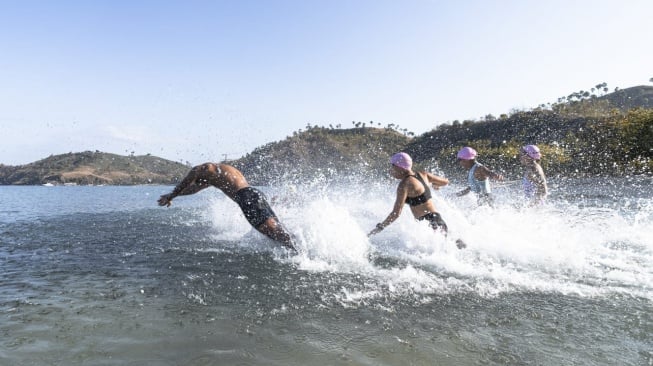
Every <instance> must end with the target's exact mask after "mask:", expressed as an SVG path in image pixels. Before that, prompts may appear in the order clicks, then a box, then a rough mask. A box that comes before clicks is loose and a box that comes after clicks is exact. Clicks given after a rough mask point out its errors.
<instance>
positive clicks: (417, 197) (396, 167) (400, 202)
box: [368, 152, 466, 249]
mask: <svg viewBox="0 0 653 366" xmlns="http://www.w3.org/2000/svg"><path fill="white" fill-rule="evenodd" d="M389 173H390V175H391V176H393V177H394V178H396V179H399V180H400V182H399V186H398V187H397V197H396V199H395V203H394V206H393V208H392V212H390V214H389V215H388V216H387V217H386V218H385V220H383V221H381V222H380V223H378V224H376V227H375V228H374V230H372V231H370V233H369V234H368V236H372V235H374V234H377V233H379V232H381V231H382V230H383V229H384V228H385V227H386V226H388V225H390V224H391V223H392V222H394V221H395V220H396V219H397V218H398V217H399V215H401V211H402V209H403V207H404V205H405V204H408V206H409V207H410V211H411V212H412V214H413V216H414V217H415V219H417V220H418V221H428V223H429V226H431V228H432V229H433V230H435V231H441V232H443V233H444V234H445V235H446V233H447V231H448V228H447V224H446V223H445V222H444V220H443V219H442V217H441V216H440V214H439V213H438V212H437V210H436V209H435V204H434V203H433V199H431V190H430V189H429V184H431V185H432V186H433V188H435V189H439V188H440V187H443V186H446V185H447V184H449V180H448V179H446V178H443V177H439V176H437V175H433V174H431V173H428V172H426V171H418V172H414V171H413V159H411V157H410V155H408V154H406V153H405V152H399V153H396V154H394V155H392V157H391V158H390V171H389ZM456 244H457V246H458V248H460V249H462V248H464V247H465V246H466V245H465V243H464V242H463V241H462V240H460V239H458V240H457V241H456Z"/></svg>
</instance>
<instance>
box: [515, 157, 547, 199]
mask: <svg viewBox="0 0 653 366" xmlns="http://www.w3.org/2000/svg"><path fill="white" fill-rule="evenodd" d="M541 158H542V154H541V153H540V149H539V148H538V147H537V146H535V145H526V146H524V147H522V148H521V149H520V151H519V162H520V163H521V165H522V166H523V167H524V176H523V178H522V187H523V188H524V195H525V196H526V200H527V201H528V206H537V205H540V204H542V203H544V200H545V199H546V195H547V194H548V187H547V184H546V177H545V176H544V170H543V169H542V166H541V165H540V159H541Z"/></svg>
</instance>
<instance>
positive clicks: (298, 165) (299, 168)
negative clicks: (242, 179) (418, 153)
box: [231, 127, 411, 184]
mask: <svg viewBox="0 0 653 366" xmlns="http://www.w3.org/2000/svg"><path fill="white" fill-rule="evenodd" d="M410 140H411V138H409V137H407V136H405V135H404V134H402V133H399V132H398V131H395V130H393V129H389V128H372V127H358V128H351V129H333V128H326V127H311V128H309V129H307V130H306V131H304V132H296V133H294V134H293V136H291V137H288V138H286V139H285V140H282V141H279V142H272V143H269V144H266V145H264V146H261V147H259V148H257V149H255V150H254V151H252V152H251V153H249V154H247V155H246V156H244V157H243V158H241V159H238V160H235V161H232V162H231V163H232V164H233V165H234V166H236V167H237V168H239V169H240V170H241V171H243V173H244V174H245V176H247V177H248V180H250V182H251V183H252V184H270V183H272V184H274V183H279V182H300V181H315V180H316V179H334V178H341V179H342V178H344V179H347V178H348V177H352V176H356V177H358V176H364V175H367V174H372V175H374V176H378V175H379V174H382V173H384V172H385V171H387V167H388V157H389V156H390V155H391V154H393V153H395V152H397V151H400V150H401V149H402V148H403V147H404V146H406V144H408V142H409V141H410Z"/></svg>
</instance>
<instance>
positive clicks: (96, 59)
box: [0, 0, 653, 165]
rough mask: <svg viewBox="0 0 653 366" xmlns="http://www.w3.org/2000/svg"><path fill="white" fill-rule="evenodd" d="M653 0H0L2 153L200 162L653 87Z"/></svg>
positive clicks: (22, 159) (5, 157) (15, 157)
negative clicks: (601, 86)
mask: <svg viewBox="0 0 653 366" xmlns="http://www.w3.org/2000/svg"><path fill="white" fill-rule="evenodd" d="M651 14H653V1H650V0H632V1H628V0H626V1H604V0H592V1H585V0H578V1H568V0H567V1H558V0H553V1H528V0H522V1H510V0H506V1H435V0H406V1H387V0H360V1H356V0H316V1H311V0H283V1H272V0H270V1H250V0H230V1H219V0H215V1H120V0H112V1H99V0H95V1H81V0H80V1H32V0H24V1H14V0H12V1H10V0H0V138H1V139H2V140H1V141H2V143H1V144H0V163H4V164H9V165H16V164H25V163H29V162H32V161H35V160H39V159H41V158H44V157H47V156H49V155H50V154H61V153H67V152H71V151H72V152H77V151H84V150H100V151H105V152H112V153H118V154H123V155H124V154H129V153H131V152H134V153H135V154H137V155H141V154H147V153H151V154H153V155H157V156H161V157H164V158H167V159H170V160H175V161H183V162H186V161H189V162H190V163H192V164H198V163H201V162H204V161H216V160H220V159H222V157H223V156H224V154H226V155H227V156H228V157H229V158H235V157H238V156H241V155H243V154H245V153H247V152H250V151H252V150H253V149H254V148H256V147H257V146H260V145H263V144H265V143H268V142H273V141H278V140H282V139H284V138H285V137H286V136H289V135H292V132H293V131H296V130H299V129H304V128H305V126H306V125H307V124H309V123H310V124H312V125H315V124H317V125H325V126H327V125H329V124H333V125H336V124H342V125H343V126H345V127H349V126H351V122H352V121H362V122H369V121H375V123H376V122H381V123H382V124H383V125H386V124H388V123H395V124H399V125H400V126H401V127H402V128H407V129H408V130H410V131H413V132H415V133H416V134H421V133H424V132H427V131H429V130H431V129H432V128H434V127H435V126H437V125H438V124H441V123H445V122H450V121H453V120H456V119H458V120H464V119H478V118H480V117H481V116H484V115H486V114H489V113H492V114H494V115H499V114H501V113H509V112H510V111H511V110H513V109H527V108H531V107H535V106H537V105H539V104H541V103H546V102H554V101H556V100H557V98H558V97H560V96H563V95H568V94H570V93H571V92H574V91H579V90H588V89H589V88H591V87H592V86H594V85H596V84H598V83H601V82H607V83H608V86H609V87H610V88H611V89H614V87H619V88H626V87H631V86H636V85H651V83H650V82H649V79H650V78H652V77H653V47H651V44H652V42H653V27H651V26H650V16H651Z"/></svg>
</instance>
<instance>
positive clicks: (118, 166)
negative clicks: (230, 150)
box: [0, 151, 188, 185]
mask: <svg viewBox="0 0 653 366" xmlns="http://www.w3.org/2000/svg"><path fill="white" fill-rule="evenodd" d="M186 173H188V167H187V166H185V165H183V164H180V163H177V162H173V161H169V160H165V159H161V158H157V157H154V156H151V155H143V156H121V155H116V154H109V153H103V152H98V151H96V152H91V151H85V152H81V153H68V154H62V155H53V156H50V157H48V158H45V159H42V160H39V161H36V162H33V163H30V164H26V165H19V166H6V165H0V184H2V185H9V184H12V185H39V184H46V183H52V184H79V185H102V184H107V185H131V184H175V183H176V182H178V181H179V180H180V179H181V178H183V177H184V176H185V175H186Z"/></svg>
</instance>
